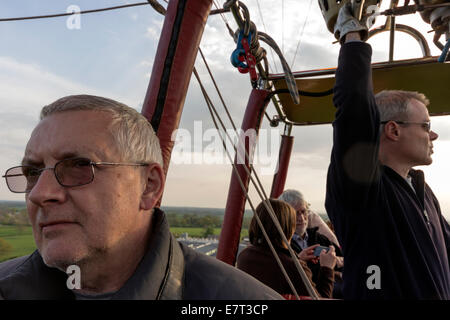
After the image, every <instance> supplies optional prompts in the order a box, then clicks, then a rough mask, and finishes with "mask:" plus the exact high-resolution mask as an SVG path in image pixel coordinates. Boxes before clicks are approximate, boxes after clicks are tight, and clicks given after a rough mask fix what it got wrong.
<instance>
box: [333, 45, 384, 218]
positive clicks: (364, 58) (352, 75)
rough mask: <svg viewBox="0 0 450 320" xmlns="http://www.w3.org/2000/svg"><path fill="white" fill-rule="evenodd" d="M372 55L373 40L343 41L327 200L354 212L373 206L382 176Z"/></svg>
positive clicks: (349, 211)
mask: <svg viewBox="0 0 450 320" xmlns="http://www.w3.org/2000/svg"><path fill="white" fill-rule="evenodd" d="M371 56H372V49H371V47H370V46H369V45H368V44H366V43H363V42H350V43H346V44H344V45H343V46H342V47H341V51H340V53H339V61H338V68H337V70H336V84H335V87H334V96H333V103H334V105H335V107H336V109H337V110H336V115H335V121H334V122H333V149H332V153H331V161H330V167H329V170H328V178H327V202H329V201H330V200H331V202H330V203H329V204H331V205H333V204H334V205H336V204H338V205H339V206H340V207H341V208H342V207H344V208H345V209H346V210H345V212H347V213H349V214H350V213H351V212H355V211H356V212H358V211H361V209H364V208H366V207H367V205H368V201H369V200H370V192H371V190H372V188H373V186H374V184H375V183H377V182H378V181H379V176H380V175H379V171H380V166H379V161H378V147H379V135H380V133H379V130H380V129H379V127H380V125H379V123H380V116H379V112H378V109H377V106H376V104H375V97H374V94H373V88H372V73H371V65H370V62H371ZM340 211H341V212H342V211H343V210H340ZM362 211H363V212H364V210H362Z"/></svg>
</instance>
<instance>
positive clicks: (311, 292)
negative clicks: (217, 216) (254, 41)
mask: <svg viewBox="0 0 450 320" xmlns="http://www.w3.org/2000/svg"><path fill="white" fill-rule="evenodd" d="M204 62H205V64H207V62H206V60H204ZM208 69H209V68H208ZM194 75H195V76H196V78H197V81H198V82H199V84H200V87H201V90H202V93H203V96H204V97H205V100H206V103H207V105H208V109H209V110H210V113H211V116H212V118H213V122H214V124H215V126H216V129H217V130H218V132H219V133H220V131H219V128H218V126H217V122H216V121H215V118H214V115H213V113H212V111H211V110H213V111H214V113H215V114H216V117H217V118H218V119H219V122H220V124H221V126H222V129H223V130H224V131H225V134H226V136H227V138H228V139H229V141H231V143H232V142H233V141H232V139H231V137H230V136H229V134H228V132H227V131H226V129H225V125H224V124H223V122H222V120H221V118H220V116H219V114H218V112H217V110H216V108H215V107H214V105H213V103H212V102H211V99H210V98H209V96H208V94H207V93H206V90H205V89H204V87H203V84H202V83H201V80H200V77H199V76H198V73H197V71H196V69H195V68H194ZM210 76H211V77H213V76H212V74H211V73H210ZM214 82H215V81H214ZM216 90H219V89H218V88H217V86H216ZM224 107H225V108H227V107H226V105H225V104H224ZM227 114H228V117H229V120H230V121H231V123H232V124H233V127H234V128H235V125H234V122H233V120H232V118H231V116H230V115H229V112H227ZM220 137H221V139H222V144H223V147H224V149H225V151H226V153H227V156H228V158H229V160H230V162H231V163H232V166H233V170H234V171H235V173H236V175H237V177H238V180H239V183H240V185H241V188H242V190H243V191H244V194H245V197H246V199H247V200H248V201H249V203H250V205H251V207H252V210H253V213H254V217H256V219H257V220H259V217H258V216H257V215H256V214H255V209H254V206H253V204H252V202H251V200H250V199H249V197H248V194H247V192H246V188H245V187H244V184H243V183H242V180H241V178H240V176H239V174H238V172H237V168H236V166H235V164H234V162H233V161H232V159H231V156H230V154H229V152H228V149H227V146H226V143H225V139H224V138H223V136H222V134H220ZM232 144H233V143H232ZM233 148H234V149H235V151H236V152H237V148H236V146H234V145H233ZM244 150H245V148H244ZM245 159H246V160H247V161H248V160H249V154H248V152H247V151H245ZM249 167H250V169H249V168H248V167H247V166H246V165H244V167H243V168H244V170H245V171H246V173H247V174H248V176H249V177H250V181H251V182H252V184H253V186H254V187H255V189H256V191H257V193H258V195H259V197H260V198H261V200H262V201H263V204H264V206H265V207H266V209H267V211H268V212H269V215H270V216H271V218H272V220H273V223H274V225H275V227H276V228H277V230H278V232H279V233H280V235H281V237H282V239H283V241H284V242H285V244H286V245H287V247H288V249H289V252H290V254H291V257H292V258H293V260H294V264H295V265H296V268H297V270H298V272H299V274H300V277H301V278H302V280H303V282H304V283H305V287H306V288H307V290H308V294H309V295H310V296H311V297H312V298H313V299H317V298H318V295H317V293H316V292H315V290H314V288H313V287H312V285H311V283H310V282H309V279H308V277H307V276H306V274H305V271H304V270H303V268H302V266H301V265H300V262H299V261H298V258H297V256H296V255H295V253H294V251H293V250H292V248H291V246H290V245H289V242H288V240H287V238H286V236H285V234H284V232H283V230H282V228H281V226H280V223H279V221H278V219H277V218H276V216H275V213H274V212H273V208H272V206H271V205H270V202H269V203H268V204H267V201H266V200H267V199H268V197H267V194H266V193H265V191H264V187H263V186H262V184H261V181H260V180H259V177H258V175H257V174H256V171H255V170H253V165H252V164H251V163H249ZM252 172H253V174H254V176H255V178H256V180H257V182H255V181H254V179H253V177H252ZM258 224H259V225H260V227H261V229H262V230H264V227H263V226H262V224H260V222H259V223H258ZM264 232H265V231H263V233H264ZM266 241H267V242H268V243H269V244H270V245H269V246H271V242H270V239H268V238H266ZM272 253H273V254H274V256H275V258H276V260H277V261H279V259H278V255H277V254H276V252H275V251H274V250H273V251H272ZM280 263H281V262H279V264H280ZM280 268H281V269H282V270H283V266H282V264H280ZM283 274H285V273H283ZM285 275H286V274H285ZM289 282H290V280H288V283H289ZM293 292H295V289H294V290H293ZM296 296H297V297H298V295H296Z"/></svg>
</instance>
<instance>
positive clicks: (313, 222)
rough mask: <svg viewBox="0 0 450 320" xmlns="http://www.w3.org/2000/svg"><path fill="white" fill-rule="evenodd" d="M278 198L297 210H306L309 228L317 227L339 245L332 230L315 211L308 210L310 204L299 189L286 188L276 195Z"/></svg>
mask: <svg viewBox="0 0 450 320" xmlns="http://www.w3.org/2000/svg"><path fill="white" fill-rule="evenodd" d="M278 200H283V201H284V202H287V203H289V204H290V205H291V206H292V207H293V208H294V209H295V210H296V211H297V212H302V213H303V212H307V213H308V215H307V216H308V226H309V228H316V227H317V228H318V229H317V231H318V232H319V233H321V234H323V235H324V236H325V237H327V238H328V239H329V240H330V241H331V242H333V243H334V244H336V245H337V246H338V247H340V245H339V241H338V239H337V238H336V235H335V234H334V232H333V231H332V230H331V229H330V228H329V227H328V225H327V224H326V223H325V221H323V219H322V218H321V217H320V216H319V215H318V214H317V213H315V212H314V211H312V210H310V204H309V203H308V202H307V201H306V200H305V197H304V196H303V194H302V193H301V192H300V191H298V190H293V189H287V190H285V191H283V193H282V194H281V195H280V196H279V197H278Z"/></svg>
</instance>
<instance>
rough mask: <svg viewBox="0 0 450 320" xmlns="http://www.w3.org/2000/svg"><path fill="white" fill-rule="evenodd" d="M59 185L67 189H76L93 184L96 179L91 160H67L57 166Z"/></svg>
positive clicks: (56, 172)
mask: <svg viewBox="0 0 450 320" xmlns="http://www.w3.org/2000/svg"><path fill="white" fill-rule="evenodd" d="M55 174H56V178H57V179H58V181H59V183H60V184H61V185H63V186H65V187H76V186H81V185H84V184H88V183H91V182H92V180H93V179H94V172H93V170H92V165H91V160H89V159H84V158H77V159H66V160H63V161H61V162H58V164H57V165H56V166H55Z"/></svg>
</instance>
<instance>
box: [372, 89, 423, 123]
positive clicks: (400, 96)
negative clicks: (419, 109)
mask: <svg viewBox="0 0 450 320" xmlns="http://www.w3.org/2000/svg"><path fill="white" fill-rule="evenodd" d="M412 99H415V100H418V101H420V102H422V103H423V104H424V105H425V106H428V105H429V104H430V101H429V100H428V99H427V98H426V97H425V95H424V94H423V93H419V92H414V91H403V90H383V91H381V92H379V93H377V94H376V95H375V102H376V104H377V106H378V110H379V111H380V121H388V120H399V121H400V120H401V121H407V120H408V118H409V110H408V103H409V102H410V100H412Z"/></svg>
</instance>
